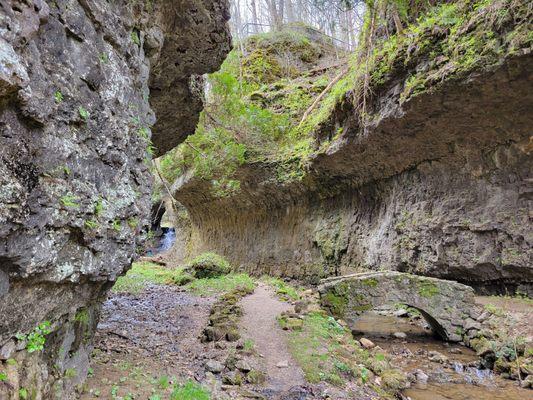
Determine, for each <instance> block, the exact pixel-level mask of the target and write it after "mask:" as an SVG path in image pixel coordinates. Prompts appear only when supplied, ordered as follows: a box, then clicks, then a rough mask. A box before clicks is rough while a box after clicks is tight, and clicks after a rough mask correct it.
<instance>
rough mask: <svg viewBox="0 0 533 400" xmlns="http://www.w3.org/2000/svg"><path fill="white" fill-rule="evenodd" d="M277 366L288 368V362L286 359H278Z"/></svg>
mask: <svg viewBox="0 0 533 400" xmlns="http://www.w3.org/2000/svg"><path fill="white" fill-rule="evenodd" d="M276 367H278V368H289V362H288V361H287V360H283V361H280V362H279V363H277V364H276Z"/></svg>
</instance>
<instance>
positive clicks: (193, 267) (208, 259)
mask: <svg viewBox="0 0 533 400" xmlns="http://www.w3.org/2000/svg"><path fill="white" fill-rule="evenodd" d="M186 269H187V270H189V271H191V273H192V274H193V276H194V277H195V278H198V279H202V278H216V277H218V276H221V275H226V274H229V273H230V272H231V265H230V263H229V262H228V260H226V259H225V258H224V257H222V256H220V255H218V254H215V253H203V254H201V255H199V256H197V257H195V258H193V259H192V261H191V262H190V263H188V264H187V267H186Z"/></svg>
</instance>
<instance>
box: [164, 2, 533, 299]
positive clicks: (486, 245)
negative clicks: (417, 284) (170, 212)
mask: <svg viewBox="0 0 533 400" xmlns="http://www.w3.org/2000/svg"><path fill="white" fill-rule="evenodd" d="M526 3H527V2H522V1H504V2H480V3H473V2H462V1H459V2H451V3H446V2H443V3H442V4H439V5H438V6H437V7H435V8H434V9H431V10H429V11H428V12H427V13H425V14H423V16H422V18H418V19H416V18H414V19H413V20H412V21H415V20H416V21H415V22H408V23H406V27H405V28H404V29H405V30H404V31H403V32H399V33H397V34H395V35H392V36H390V37H389V38H388V39H386V40H382V41H381V42H379V41H378V45H377V47H376V48H375V49H374V50H373V52H372V53H371V54H372V55H371V56H368V57H369V59H368V61H366V63H367V65H366V68H365V61H363V62H361V61H360V60H359V63H358V66H356V68H359V70H361V68H363V70H366V71H365V72H366V73H364V74H363V77H361V75H357V73H356V74H354V75H350V73H349V74H348V75H347V77H346V78H344V79H343V81H344V82H341V83H340V85H341V86H340V87H339V90H338V91H337V93H335V94H334V95H331V96H329V97H330V99H328V98H326V99H324V100H323V101H322V103H323V104H325V105H324V106H322V107H319V108H317V109H315V111H314V112H313V113H312V114H314V116H313V115H312V116H311V117H309V118H308V121H306V122H305V123H304V124H303V128H304V129H305V128H306V124H307V125H308V126H309V127H310V129H308V132H309V133H310V135H312V136H313V138H314V139H313V140H314V146H315V148H314V149H315V150H314V151H313V152H311V155H310V156H309V157H308V158H307V159H306V160H305V169H304V171H303V173H302V174H301V175H300V176H299V177H298V179H293V180H290V181H287V180H283V179H280V174H279V171H280V165H282V166H283V162H286V160H284V161H283V162H282V161H279V160H274V161H272V160H267V161H261V160H256V161H253V162H248V163H244V164H243V165H241V166H240V167H239V168H238V169H237V172H236V173H235V175H234V178H235V179H237V180H239V182H240V189H239V190H238V191H236V192H235V193H233V194H231V195H229V196H216V195H213V190H210V183H209V182H206V180H202V179H199V178H198V177H197V176H195V175H194V173H193V172H191V171H190V170H189V171H188V172H187V173H186V174H184V175H182V176H181V177H180V178H178V180H177V181H176V183H175V185H174V189H175V193H176V197H177V198H178V200H179V201H180V202H182V203H183V204H184V205H185V206H186V207H187V209H188V211H189V213H190V218H191V224H192V240H191V246H190V247H189V248H190V249H191V252H192V253H198V252H201V251H215V252H219V253H220V254H223V255H225V256H226V257H228V258H229V259H230V260H231V261H232V262H233V263H235V264H240V265H242V266H243V268H245V269H247V270H249V271H252V272H256V273H265V272H268V273H271V274H279V275H284V276H293V277H314V278H316V277H319V276H322V277H323V276H328V275H338V274H344V273H349V272H352V271H354V270H358V269H360V268H364V269H392V270H399V271H404V272H411V273H416V274H422V275H429V276H434V277H439V278H446V279H454V280H458V281H460V282H463V283H467V284H469V285H472V286H474V287H476V288H477V289H478V290H480V291H490V292H493V293H494V292H500V293H502V292H503V293H505V292H506V291H509V292H514V291H516V290H519V291H522V292H528V293H529V294H532V292H531V290H532V286H531V285H532V283H533V269H532V267H531V266H532V258H533V253H532V251H531V244H532V241H533V237H532V236H531V214H530V210H531V201H532V197H531V195H532V192H531V170H532V166H533V163H532V159H531V151H532V150H533V148H532V145H531V137H530V127H531V125H532V122H533V117H532V115H531V112H530V111H529V110H531V108H532V106H533V97H532V95H531V93H532V91H531V87H532V81H531V71H532V66H533V59H532V57H531V46H532V42H531V38H530V37H529V38H528V36H527V34H526V31H527V29H526V25H527V22H526V21H528V20H529V19H530V17H531V11H530V10H529V9H528V7H527V5H526ZM381 28H382V30H384V29H385V28H384V27H381ZM387 29H390V27H388V28H387ZM376 31H379V29H376ZM363 60H364V59H363ZM361 65H363V67H361ZM368 65H370V66H368ZM358 84H359V86H358ZM342 85H344V87H342ZM362 86H369V87H370V88H371V90H370V93H371V94H370V95H367V96H366V97H364V98H363V99H364V102H365V103H363V101H362V98H361V97H357V96H354V94H355V95H357V93H358V91H360V87H362ZM332 91H335V88H334V89H332ZM339 93H340V94H339ZM354 98H355V99H356V100H354ZM329 100H332V101H329ZM362 104H364V105H362ZM363 106H364V107H365V109H362V107H363Z"/></svg>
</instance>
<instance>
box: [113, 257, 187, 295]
mask: <svg viewBox="0 0 533 400" xmlns="http://www.w3.org/2000/svg"><path fill="white" fill-rule="evenodd" d="M192 279H193V278H192V277H191V276H190V275H189V274H188V273H187V272H185V270H184V269H183V268H166V267H163V266H161V265H158V264H155V263H151V262H145V261H143V262H137V263H133V265H132V267H131V269H130V270H129V271H128V272H127V273H126V275H124V276H121V277H120V278H118V279H117V282H116V283H115V285H114V286H113V289H112V290H113V291H114V292H117V293H140V292H142V291H143V290H144V288H145V287H146V286H147V285H150V284H156V285H168V284H176V285H182V284H184V283H186V282H188V281H191V280H192Z"/></svg>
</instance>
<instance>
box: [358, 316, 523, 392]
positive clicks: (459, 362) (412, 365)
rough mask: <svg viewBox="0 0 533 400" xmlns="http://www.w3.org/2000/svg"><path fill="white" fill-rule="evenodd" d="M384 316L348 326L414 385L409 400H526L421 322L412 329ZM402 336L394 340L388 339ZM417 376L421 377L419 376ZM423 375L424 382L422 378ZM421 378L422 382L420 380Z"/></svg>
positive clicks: (471, 354)
mask: <svg viewBox="0 0 533 400" xmlns="http://www.w3.org/2000/svg"><path fill="white" fill-rule="evenodd" d="M383 314H390V311H383V312H380V311H379V310H378V311H372V312H368V313H366V314H364V315H362V316H361V318H360V319H359V320H358V321H357V322H356V324H355V325H354V326H352V327H351V328H352V330H353V332H354V336H355V337H356V338H357V339H359V338H361V337H365V338H367V339H370V340H371V341H373V342H374V343H375V344H376V345H378V346H380V347H381V348H383V349H384V350H386V351H387V352H388V353H389V354H391V355H392V357H393V360H394V363H395V364H396V365H397V366H398V367H400V368H401V369H402V370H403V371H405V372H406V373H411V374H413V375H415V376H417V377H420V376H421V375H422V379H417V381H416V383H414V384H413V385H412V387H411V388H409V389H407V390H405V391H404V392H403V395H404V396H406V397H407V398H410V399H411V400H451V399H453V400H489V399H493V400H526V399H531V398H532V394H531V391H529V390H527V389H521V388H519V386H518V385H517V383H516V382H513V381H510V380H506V379H503V378H500V377H499V376H497V375H494V374H493V373H492V371H489V370H485V369H479V368H478V367H479V363H478V361H479V360H478V357H477V356H476V354H475V353H474V352H473V351H472V350H470V349H468V348H466V347H464V346H460V345H456V344H448V343H445V342H442V341H440V340H439V339H437V338H435V337H434V336H433V334H432V332H431V330H430V329H429V327H427V326H426V327H424V326H423V325H424V324H425V321H423V320H420V321H417V323H416V324H415V323H412V322H411V321H410V320H409V319H408V318H398V317H395V316H392V315H383ZM396 332H403V333H405V334H406V337H405V338H403V339H401V338H400V339H398V338H395V337H394V333H396ZM421 373H422V374H421ZM424 375H425V376H424ZM426 377H427V381H425V378H426Z"/></svg>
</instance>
